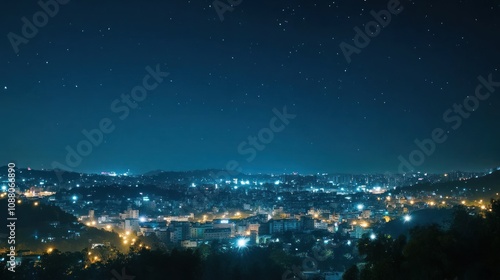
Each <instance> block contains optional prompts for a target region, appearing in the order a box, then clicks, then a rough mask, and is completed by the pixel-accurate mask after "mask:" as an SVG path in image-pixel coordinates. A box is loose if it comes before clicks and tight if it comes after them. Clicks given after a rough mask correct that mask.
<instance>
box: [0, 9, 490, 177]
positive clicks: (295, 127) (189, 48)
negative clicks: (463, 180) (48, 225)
mask: <svg viewBox="0 0 500 280" xmlns="http://www.w3.org/2000/svg"><path fill="white" fill-rule="evenodd" d="M42 1H43V2H45V1H47V0H42ZM60 1H61V2H64V1H62V0H60ZM65 1H68V0H65ZM49 2H50V1H49ZM389 2H390V1H367V0H364V1H361V0H341V1H312V0H308V1H305V0H304V1H295V0H294V1H283V0H277V1H274V0H273V1H249V0H243V1H241V3H238V1H236V0H234V1H233V3H236V4H238V5H235V6H234V7H233V8H232V9H233V11H226V12H225V13H224V14H223V20H222V21H221V18H220V17H219V15H218V13H217V11H216V9H215V7H214V5H213V4H212V1H203V0H201V1H164V0H162V1H160V0H158V1H154V0H145V1H129V0H122V1H114V0H113V1H96V0H88V1H76V0H70V1H69V2H68V3H67V4H65V5H62V4H59V11H57V13H54V16H53V17H49V18H48V22H47V23H46V24H45V25H43V26H42V27H40V28H38V32H37V33H36V35H34V36H33V38H29V39H26V38H24V39H22V40H24V41H23V42H24V43H19V42H18V45H17V48H18V52H17V53H16V51H15V47H13V45H12V44H11V42H10V41H11V39H12V38H13V37H12V36H14V35H12V34H11V32H12V33H13V34H16V35H15V36H17V37H16V38H18V39H19V38H20V37H22V36H23V35H22V30H21V29H22V27H23V24H24V23H23V21H22V20H21V18H22V17H26V18H27V19H28V20H29V21H30V22H33V15H34V14H35V13H37V12H39V11H42V8H41V7H40V6H39V4H37V2H36V1H8V3H4V4H3V6H2V9H1V11H0V14H1V15H0V18H1V24H0V34H2V36H3V39H2V40H1V42H0V65H1V68H0V104H1V110H0V118H1V123H2V137H1V138H0V165H5V164H7V163H8V162H9V161H15V162H16V163H17V165H18V166H21V167H28V166H29V167H31V168H36V169H41V168H46V169H50V168H52V167H54V166H55V165H54V163H55V162H58V163H60V164H61V165H64V166H67V167H69V168H71V169H72V170H75V171H82V172H100V171H117V172H124V171H127V170H128V169H130V171H131V172H133V173H136V174H137V173H142V172H147V171H150V170H157V169H162V170H193V169H207V168H218V169H223V168H225V167H226V164H227V163H228V162H230V161H235V162H237V163H238V164H239V166H240V167H241V171H242V172H245V173H253V172H294V171H296V172H301V173H309V172H352V173H372V172H397V171H398V165H399V164H400V161H399V160H398V156H399V155H402V156H403V157H405V158H408V156H409V154H410V152H412V151H413V150H415V149H417V146H416V144H415V143H414V140H415V139H420V140H422V139H424V138H430V137H431V134H432V131H433V130H434V129H436V128H442V129H443V130H444V131H447V132H448V131H449V133H447V140H446V141H445V142H444V143H438V144H436V148H435V151H434V152H432V153H430V155H429V156H426V157H425V162H423V163H422V164H419V165H418V166H416V168H415V170H419V171H420V170H421V171H427V172H444V171H450V170H470V171H473V170H484V169H486V168H492V167H497V166H500V133H499V130H498V120H499V119H500V118H499V117H500V110H498V107H499V105H500V97H499V96H498V95H499V94H500V87H498V86H495V87H496V89H497V90H496V91H495V92H493V93H491V96H489V97H488V98H484V99H485V100H481V101H479V104H478V106H476V107H477V108H475V109H474V111H473V112H471V113H470V114H469V115H468V117H467V118H465V117H461V120H460V122H461V123H460V124H458V120H456V118H455V120H454V121H452V122H451V121H448V122H447V121H445V120H444V119H443V114H444V113H445V112H446V111H447V110H448V109H452V110H453V104H455V103H456V104H463V103H464V100H465V99H466V98H467V97H468V96H473V95H474V93H475V89H476V87H477V86H478V85H480V82H479V80H478V76H480V75H481V76H483V77H484V78H485V79H487V78H488V75H490V74H491V75H492V78H491V79H492V80H493V81H495V82H496V81H500V71H498V69H499V68H500V52H499V50H500V40H499V38H500V34H499V33H498V31H499V30H500V2H499V1H472V0H470V1H415V2H409V1H401V3H400V6H401V7H402V8H401V9H402V10H400V11H399V13H398V14H397V15H395V14H392V16H391V21H390V23H389V24H388V25H386V26H385V27H383V28H381V31H380V33H379V34H378V35H377V36H374V37H372V38H371V41H370V43H369V44H368V46H366V47H364V48H360V49H359V50H360V52H359V53H358V54H356V53H355V54H352V55H351V56H350V59H351V62H350V63H348V62H347V60H346V58H345V56H344V54H343V52H342V50H341V48H340V44H341V43H342V42H345V43H347V44H350V45H353V46H354V42H353V38H354V36H355V35H356V33H355V31H354V28H355V27H360V28H361V29H362V30H364V25H365V24H366V23H368V22H370V21H372V20H373V19H374V18H373V16H372V15H371V14H370V11H372V10H374V11H377V12H378V11H380V10H382V9H387V5H388V3H389ZM438 2H439V3H438ZM442 2H443V3H442ZM220 3H222V5H224V3H227V2H226V1H221V2H219V4H218V7H222V6H220ZM39 20H40V19H39ZM41 20H43V18H41ZM42 23H43V22H42ZM9 34H10V35H9ZM148 66H149V67H151V68H152V69H153V70H154V69H156V68H157V67H159V69H160V70H161V71H162V72H168V73H169V75H168V77H164V78H163V81H162V82H161V83H159V84H158V86H157V88H156V89H154V90H151V91H148V92H147V96H146V97H145V98H144V100H142V101H137V102H135V103H132V106H133V107H135V106H136V108H131V107H129V113H128V115H127V116H125V113H124V111H120V112H118V113H117V112H116V111H117V110H113V109H112V108H111V107H112V104H113V102H114V101H115V100H118V101H120V99H121V95H122V94H123V95H130V93H131V90H132V89H133V88H134V87H136V86H140V85H142V84H143V78H144V77H145V76H146V75H148V73H149V72H148V71H147V70H146V67H148ZM150 82H151V83H154V79H153V80H151V81H150ZM495 87H492V88H493V89H494V88H495ZM482 90H483V94H486V93H487V92H488V90H487V88H486V87H483V89H482ZM120 102H121V101H120ZM123 104H124V103H120V105H119V106H123ZM115 105H116V104H115ZM285 106H286V110H287V112H288V114H292V115H295V118H293V119H289V120H288V121H289V123H288V124H286V125H284V129H282V130H281V131H279V132H275V133H274V136H273V139H271V140H272V141H270V142H269V143H268V144H265V145H264V146H265V148H264V149H262V150H261V151H257V150H256V153H255V157H254V158H253V157H252V156H251V154H250V153H246V154H241V153H240V152H238V146H239V145H240V144H241V143H242V142H244V141H248V137H249V136H257V135H258V133H259V131H261V130H263V129H264V131H269V130H268V129H267V128H269V127H270V121H271V120H272V119H273V117H274V116H275V113H273V109H274V108H276V110H278V111H282V110H283V108H284V107H285ZM115 109H116V108H115ZM458 115H459V114H458V113H455V112H453V113H451V114H450V115H449V116H448V117H450V118H452V117H453V116H455V117H456V116H458ZM121 117H124V119H123V120H122V119H121ZM104 118H108V119H109V120H110V121H111V122H112V123H111V124H110V125H111V126H113V127H114V130H113V131H112V132H110V133H104V134H103V139H102V143H101V144H99V145H93V146H92V152H90V154H89V155H87V156H82V157H81V158H82V159H81V162H80V163H78V164H73V165H74V166H70V165H68V163H67V161H66V155H67V153H68V152H67V150H66V148H67V147H68V146H69V147H71V148H72V149H75V150H76V149H77V148H76V147H77V145H78V143H79V142H81V141H85V139H86V137H85V136H84V135H83V134H82V130H84V129H85V130H87V131H90V130H92V129H97V128H99V123H100V122H101V120H102V119H104ZM276 124H277V125H278V126H280V125H281V124H282V122H280V121H278V122H276ZM453 127H457V128H456V129H454V128H453ZM280 128H282V127H280ZM266 129H267V130H266ZM267 136H268V135H267ZM247 144H248V143H246V144H241V145H244V148H245V149H247V148H249V147H250V145H249V144H248V145H247ZM245 145H247V146H245Z"/></svg>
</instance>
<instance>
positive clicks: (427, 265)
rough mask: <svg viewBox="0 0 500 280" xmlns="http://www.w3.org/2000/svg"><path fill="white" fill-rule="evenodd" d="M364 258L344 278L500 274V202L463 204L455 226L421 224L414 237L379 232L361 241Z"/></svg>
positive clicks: (374, 279)
mask: <svg viewBox="0 0 500 280" xmlns="http://www.w3.org/2000/svg"><path fill="white" fill-rule="evenodd" d="M358 250H359V254H360V255H362V256H364V263H362V264H360V265H358V266H352V267H351V268H349V269H348V270H347V271H346V273H345V274H344V276H343V279H344V280H379V279H380V280H392V279H408V280H413V279H415V280H420V279H428V280H433V279H436V280H444V279H449V280H452V279H453V280H454V279H457V280H462V279H464V280H469V279H470V280H472V279H478V280H479V279H481V280H488V279H500V202H499V201H492V209H491V211H486V212H483V213H479V214H474V213H469V212H468V211H467V210H466V209H465V208H463V207H459V208H457V209H456V211H455V212H454V215H453V220H452V222H451V226H450V227H449V228H446V229H443V228H441V227H439V226H438V225H430V226H426V227H416V228H414V229H412V230H411V231H410V234H409V237H408V238H407V237H406V236H404V235H402V236H399V237H398V238H392V237H391V236H388V235H383V236H382V235H381V236H378V237H377V238H376V239H375V240H371V239H369V238H368V237H364V238H362V239H361V240H360V241H359V243H358Z"/></svg>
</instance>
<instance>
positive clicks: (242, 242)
mask: <svg viewBox="0 0 500 280" xmlns="http://www.w3.org/2000/svg"><path fill="white" fill-rule="evenodd" d="M247 243H248V239H246V238H240V239H238V240H237V241H236V246H238V248H245V247H247Z"/></svg>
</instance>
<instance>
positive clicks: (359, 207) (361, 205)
mask: <svg viewBox="0 0 500 280" xmlns="http://www.w3.org/2000/svg"><path fill="white" fill-rule="evenodd" d="M357 208H358V210H359V211H361V210H363V208H365V206H364V205H363V204H358V206H357Z"/></svg>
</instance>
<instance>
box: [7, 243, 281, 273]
mask: <svg viewBox="0 0 500 280" xmlns="http://www.w3.org/2000/svg"><path fill="white" fill-rule="evenodd" d="M207 250H210V249H209V248H208V246H207V247H206V248H203V247H202V248H199V249H198V250H196V251H193V250H177V249H173V250H172V251H170V252H165V251H151V250H146V249H141V250H133V251H131V252H130V253H128V254H121V253H120V252H119V251H113V252H112V256H110V255H109V254H108V256H107V261H105V262H102V261H100V262H92V261H91V260H92V258H89V257H88V251H86V250H83V251H82V252H65V253H63V252H60V251H57V250H54V251H53V252H51V253H50V254H48V253H46V254H43V255H42V256H41V258H40V262H39V263H38V264H36V265H35V266H33V263H26V264H23V265H21V266H18V267H16V272H15V273H12V272H10V271H8V270H7V267H6V263H5V262H1V263H0V265H1V268H0V279H33V280H37V279H40V280H42V279H43V280H44V279H47V280H59V279H60V280H63V279H79V280H80V279H128V280H131V279H172V280H176V279H178V280H181V279H182V280H189V279H193V280H194V279H207V280H211V279H214V280H215V279H232V280H238V279H260V280H266V279H269V280H271V279H281V277H282V275H283V272H284V271H285V268H284V266H283V263H284V262H287V261H288V260H287V259H286V258H287V257H286V255H284V254H279V251H281V252H282V250H281V249H277V248H274V249H273V248H265V249H264V248H258V247H254V248H245V249H242V250H240V251H231V252H225V253H213V252H210V253H209V252H207Z"/></svg>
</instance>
